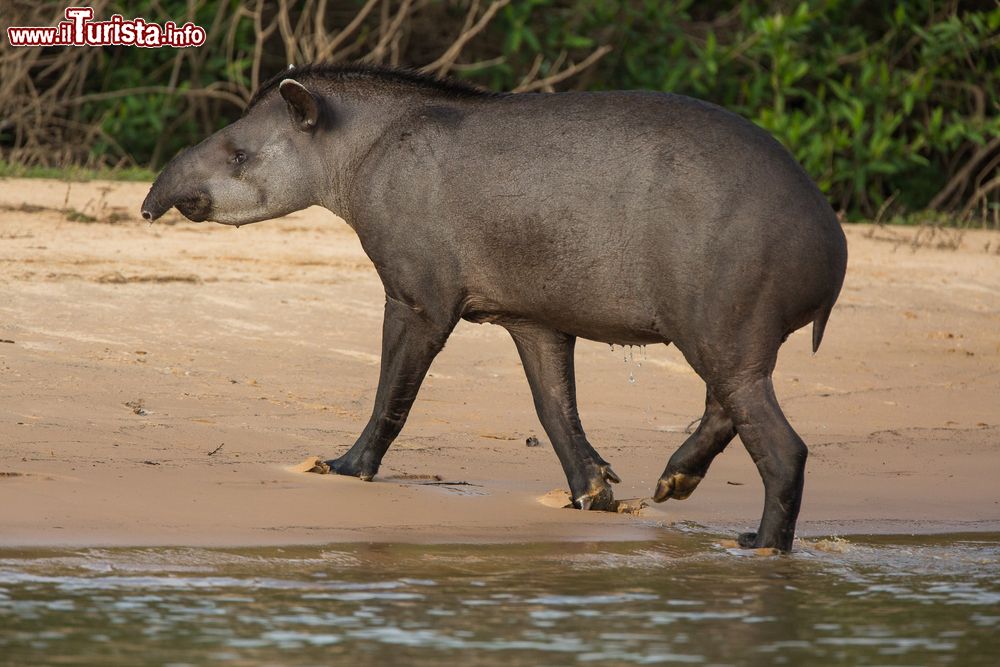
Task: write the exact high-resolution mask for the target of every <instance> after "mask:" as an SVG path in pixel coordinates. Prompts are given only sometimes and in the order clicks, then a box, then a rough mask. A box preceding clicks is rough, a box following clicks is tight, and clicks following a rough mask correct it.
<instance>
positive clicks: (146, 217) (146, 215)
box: [142, 211, 153, 220]
mask: <svg viewBox="0 0 1000 667" xmlns="http://www.w3.org/2000/svg"><path fill="white" fill-rule="evenodd" d="M142 218H143V220H152V219H153V214H152V213H150V212H149V211H143V212H142Z"/></svg>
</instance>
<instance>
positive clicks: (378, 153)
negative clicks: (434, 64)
mask: <svg viewBox="0 0 1000 667" xmlns="http://www.w3.org/2000/svg"><path fill="white" fill-rule="evenodd" d="M326 99H327V100H328V102H329V106H330V108H331V109H335V110H336V112H335V113H336V120H335V123H334V127H333V129H332V130H330V131H328V132H326V133H325V136H324V137H323V138H322V139H321V141H320V142H318V146H317V148H318V149H319V150H320V151H321V155H320V162H321V163H322V165H323V169H324V170H325V173H326V174H327V175H328V181H327V184H326V187H325V188H323V190H322V193H321V197H320V200H319V201H318V202H317V203H318V204H319V205H321V206H323V207H325V208H327V209H329V210H330V211H333V213H334V214H336V215H338V216H340V217H341V218H343V219H344V220H345V221H346V222H347V224H349V225H350V226H351V227H352V228H354V230H355V231H356V232H357V233H358V235H359V236H361V237H362V242H364V235H365V234H366V233H369V232H371V231H377V230H369V229H366V224H365V223H368V221H369V220H370V216H367V215H365V212H366V211H367V210H368V209H369V208H370V206H371V205H372V202H371V201H370V198H371V197H372V196H375V195H374V193H373V192H372V189H371V188H370V187H368V186H369V184H370V183H369V179H370V178H371V170H372V163H373V162H376V161H377V162H378V167H377V169H392V168H393V165H392V162H391V160H388V161H387V160H385V158H386V157H387V155H386V153H387V152H388V151H389V150H391V148H390V146H389V145H388V144H387V143H386V142H388V141H390V137H391V136H396V134H398V133H399V132H404V131H405V130H404V129H402V128H403V126H407V127H408V126H409V125H410V124H412V122H413V119H415V118H419V117H420V115H421V113H422V110H423V109H427V108H430V107H441V106H452V105H454V106H459V105H462V104H463V101H462V100H455V99H453V98H449V97H447V96H445V95H442V94H440V93H436V92H435V91H432V90H422V89H420V88H402V89H397V88H393V87H387V88H381V87H375V88H361V89H358V88H357V87H352V89H351V90H350V91H344V92H336V91H335V92H331V93H328V94H327V95H326ZM366 174H367V175H366ZM369 226H370V225H369Z"/></svg>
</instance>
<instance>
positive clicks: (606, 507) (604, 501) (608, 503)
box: [571, 487, 618, 512]
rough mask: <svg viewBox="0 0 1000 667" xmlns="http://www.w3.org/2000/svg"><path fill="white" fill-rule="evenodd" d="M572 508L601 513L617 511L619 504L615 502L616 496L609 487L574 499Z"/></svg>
mask: <svg viewBox="0 0 1000 667" xmlns="http://www.w3.org/2000/svg"><path fill="white" fill-rule="evenodd" d="M571 506H572V507H575V508H576V509H578V510H594V511H599V512H614V511H617V508H618V503H617V502H615V494H614V493H612V491H611V489H610V488H609V487H604V488H603V489H597V490H595V491H593V492H592V493H588V494H585V495H582V496H579V497H578V498H574V499H573V504H572V505H571Z"/></svg>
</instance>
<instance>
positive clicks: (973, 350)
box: [0, 179, 1000, 546]
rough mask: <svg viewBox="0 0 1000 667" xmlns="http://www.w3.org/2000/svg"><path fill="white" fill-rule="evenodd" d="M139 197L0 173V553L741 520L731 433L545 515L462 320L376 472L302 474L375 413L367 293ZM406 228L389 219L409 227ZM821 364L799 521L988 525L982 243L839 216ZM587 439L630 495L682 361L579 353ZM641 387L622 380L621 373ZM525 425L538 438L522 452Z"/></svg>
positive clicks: (799, 379)
mask: <svg viewBox="0 0 1000 667" xmlns="http://www.w3.org/2000/svg"><path fill="white" fill-rule="evenodd" d="M147 189H148V184H142V183H101V182H92V183H72V184H67V183H65V182H61V181H46V180H20V179H4V180H0V339H2V342H0V405H2V410H0V546H15V545H19V546H35V545H38V546H41V545H71V546H75V545H136V546H139V545H202V546H212V545H226V546H229V545H277V544H307V543H309V544H318V543H327V542H338V541H340V542H343V541H350V542H364V541H391V542H407V541H412V542H462V541H476V542H521V541H538V540H552V539H567V540H621V539H656V537H657V536H658V535H662V531H664V530H686V529H689V528H691V527H706V528H708V529H710V530H718V531H720V532H724V533H727V532H731V531H736V530H745V529H750V528H754V527H755V526H756V521H757V519H758V518H759V516H760V508H761V504H762V502H763V488H762V486H761V483H760V479H759V477H758V475H757V471H756V469H755V468H754V466H753V464H752V462H751V460H750V457H749V456H748V455H747V453H746V451H745V450H744V449H743V447H742V446H741V445H740V444H739V441H738V440H737V441H735V442H734V443H733V444H732V445H731V446H730V448H729V449H728V450H727V451H726V452H725V453H724V454H723V455H722V456H720V457H719V458H718V459H717V461H716V462H715V464H714V466H713V468H712V470H711V472H710V473H709V476H708V477H707V478H706V479H705V481H704V482H703V483H702V484H701V486H700V487H699V489H698V491H697V492H696V493H695V494H694V495H693V496H692V497H691V498H690V499H688V500H685V501H681V502H678V501H668V502H667V503H664V504H662V505H654V506H651V507H647V508H645V509H643V510H641V511H640V512H638V513H636V514H621V515H619V514H610V513H593V512H579V511H574V510H565V509H560V508H559V507H557V506H553V505H558V503H557V502H549V503H543V502H541V501H540V498H542V497H543V496H545V495H546V494H548V493H549V492H551V491H553V490H558V489H562V488H563V487H564V486H565V479H564V478H563V476H562V471H561V469H560V467H559V465H558V462H557V460H556V457H555V454H554V453H553V452H552V450H551V448H550V447H549V446H548V443H547V442H546V439H545V435H544V433H543V432H542V430H541V427H540V426H539V424H538V421H537V418H536V416H535V414H534V410H533V407H532V402H531V397H530V394H529V391H528V387H527V383H526V381H525V379H524V376H523V374H522V371H521V367H520V363H519V362H518V358H517V354H516V352H515V350H514V345H513V343H512V342H511V340H510V338H509V336H508V335H507V333H506V332H505V331H504V330H503V329H500V328H498V327H492V326H489V325H475V324H470V323H465V322H463V323H461V324H460V325H459V326H458V328H457V330H456V331H455V333H454V334H453V336H452V338H451V340H450V341H449V343H448V345H447V347H446V348H445V350H444V351H443V353H442V354H441V355H440V356H439V357H438V359H437V360H436V362H435V363H434V366H433V367H432V369H431V373H430V376H429V377H428V379H427V381H426V382H425V384H424V386H423V389H422V390H421V394H420V397H419V398H418V399H417V402H416V405H415V406H414V409H413V412H412V413H411V416H410V419H409V422H408V423H407V425H406V428H405V429H404V430H403V433H402V435H401V436H400V437H399V439H398V440H397V441H396V443H395V444H394V445H393V448H392V449H391V450H390V452H389V454H388V455H387V457H386V459H385V461H384V463H383V467H382V470H381V473H380V476H379V477H378V478H376V480H375V481H374V482H372V483H364V482H361V481H359V480H356V479H347V478H340V477H336V476H330V475H314V474H306V473H302V472H297V471H296V470H295V469H294V467H295V466H296V465H297V464H300V463H301V462H302V461H303V460H305V459H306V458H308V457H310V456H325V457H332V456H335V455H338V454H340V453H342V452H343V451H345V450H346V449H347V448H348V447H349V446H350V445H351V444H352V443H353V442H354V440H355V438H356V437H357V435H358V433H360V430H361V428H362V427H363V425H364V423H365V421H366V420H367V418H368V414H369V410H370V407H371V402H372V399H373V396H374V393H375V387H376V380H377V375H378V361H379V344H380V328H381V313H382V306H383V296H382V291H381V286H380V283H379V281H378V278H377V276H376V274H375V272H374V270H373V268H372V266H371V264H370V263H369V261H368V260H367V258H366V257H365V255H364V253H363V252H362V250H361V247H360V245H359V243H358V241H357V238H356V237H355V236H354V234H353V232H352V231H351V229H350V228H349V227H348V226H347V225H346V224H344V223H343V221H341V220H339V219H337V218H336V217H335V216H333V215H332V214H331V213H329V212H328V211H325V210H320V209H310V210H308V211H303V212H300V213H296V214H293V215H291V216H288V217H286V218H283V219H281V220H277V221H271V222H265V223H260V224H256V225H251V226H248V227H244V228H241V229H239V230H236V229H233V228H229V227H223V226H220V225H215V224H212V223H205V224H195V223H191V222H188V221H186V220H183V219H182V218H180V216H179V215H178V214H176V212H174V213H172V214H170V215H168V216H167V218H166V219H165V221H164V222H160V223H157V224H154V225H149V224H146V223H144V222H142V221H140V220H139V219H138V215H137V209H138V206H139V203H140V202H141V201H142V198H143V196H144V195H145V193H146V191H147ZM401 224H405V221H401ZM846 231H847V235H848V241H849V244H850V255H851V259H850V265H849V268H848V274H847V280H846V283H845V286H844V290H843V292H842V295H841V298H840V301H839V303H838V305H837V307H836V309H835V310H834V312H833V315H832V317H831V320H830V323H829V326H828V327H827V330H826V337H825V340H824V343H823V346H822V348H821V349H820V352H819V354H818V355H816V356H813V355H812V354H811V351H810V348H809V332H808V330H807V329H806V330H802V331H799V332H797V333H796V334H794V335H793V336H792V337H791V338H790V339H789V341H788V342H787V343H786V344H785V346H784V348H783V350H782V355H781V357H780V359H779V364H778V368H777V371H776V373H775V386H776V391H777V393H778V397H779V400H780V401H781V403H782V405H783V406H784V409H785V411H786V413H787V415H788V417H789V420H790V421H791V422H792V424H793V425H794V426H795V428H796V429H797V430H798V432H799V433H800V434H801V435H802V437H803V439H804V440H805V441H806V442H807V443H808V444H809V446H810V452H811V457H810V459H809V464H808V468H807V477H806V489H805V499H804V503H803V509H802V514H801V517H800V521H799V534H800V535H803V536H808V535H829V534H854V533H929V532H965V531H996V530H1000V484H998V479H1000V234H998V233H995V232H983V231H967V232H965V233H959V232H956V231H946V232H937V233H933V234H932V233H931V231H930V230H927V229H923V230H918V229H911V228H899V227H874V226H871V225H849V226H847V229H846ZM577 376H578V382H579V402H580V412H581V416H582V418H583V422H584V426H585V427H586V428H587V431H588V434H589V436H590V439H591V441H592V442H593V444H594V446H595V447H596V448H597V449H598V450H599V451H600V452H601V453H602V454H603V455H604V457H605V458H607V459H608V460H609V461H610V462H611V463H612V465H613V466H614V469H615V470H616V471H617V472H618V474H619V475H620V476H621V477H622V478H623V481H622V483H621V484H620V485H618V486H617V487H616V489H615V491H616V496H617V497H618V498H645V497H648V496H649V495H650V494H651V493H652V491H653V488H654V486H655V483H656V480H657V478H658V477H659V475H660V473H661V472H662V470H663V467H664V465H665V463H666V461H667V458H668V457H669V456H670V454H671V453H672V452H673V450H674V449H675V448H676V447H677V446H679V445H680V443H681V442H682V441H683V439H684V437H685V434H684V431H685V429H686V428H687V427H688V426H689V424H691V422H692V421H693V420H695V419H696V418H698V417H699V416H700V414H701V410H702V407H703V384H702V382H701V380H700V379H699V378H698V377H697V376H696V375H695V374H694V373H693V372H692V371H691V370H690V368H689V367H688V366H687V364H686V363H685V362H684V359H683V357H682V356H681V355H680V353H679V352H678V351H677V350H676V349H674V348H667V347H663V346H658V347H655V348H653V347H650V348H645V349H639V348H636V349H634V350H631V351H629V350H627V349H626V350H622V349H621V348H618V347H616V348H615V349H614V350H609V348H608V346H607V345H603V344H596V343H591V342H587V341H581V342H580V344H579V345H578V347H577ZM632 380H634V381H632ZM532 436H534V437H537V438H538V439H539V440H541V446H538V447H528V446H526V439H527V438H529V437H532Z"/></svg>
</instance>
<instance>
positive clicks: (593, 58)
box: [514, 44, 611, 93]
mask: <svg viewBox="0 0 1000 667" xmlns="http://www.w3.org/2000/svg"><path fill="white" fill-rule="evenodd" d="M610 52H611V47H610V46H609V45H607V44H605V45H604V46H601V47H599V48H598V49H596V50H595V51H594V52H593V53H591V54H590V55H589V56H587V57H586V58H584V59H583V60H581V61H580V62H579V63H577V64H575V65H570V66H569V67H567V68H566V69H564V70H563V71H561V72H557V73H556V74H553V75H551V76H547V77H545V78H544V79H539V80H538V81H535V82H533V83H529V84H527V85H524V86H518V87H517V88H515V89H514V92H515V93H527V92H531V91H534V90H544V89H546V88H550V87H552V86H554V85H555V84H557V83H560V82H562V81H565V80H566V79H568V78H570V77H572V76H574V75H576V74H579V73H580V72H582V71H583V70H585V69H587V68H588V67H590V66H591V65H593V64H594V63H596V62H597V61H598V60H600V59H601V58H603V57H604V56H606V55H607V54H608V53H610Z"/></svg>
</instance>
